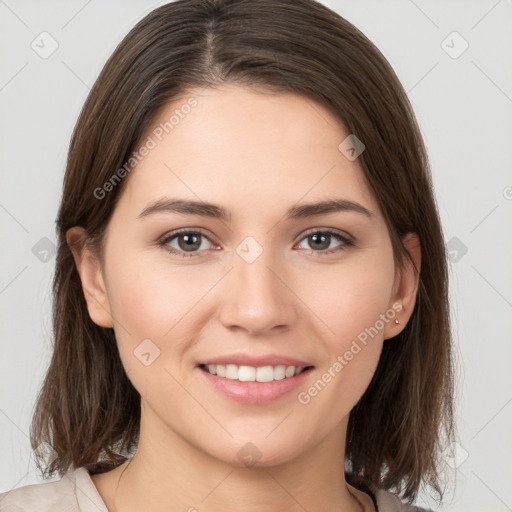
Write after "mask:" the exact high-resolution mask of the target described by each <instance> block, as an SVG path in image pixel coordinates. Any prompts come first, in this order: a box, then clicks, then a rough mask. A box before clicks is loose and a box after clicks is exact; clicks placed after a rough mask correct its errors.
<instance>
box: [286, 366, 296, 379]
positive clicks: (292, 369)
mask: <svg viewBox="0 0 512 512" xmlns="http://www.w3.org/2000/svg"><path fill="white" fill-rule="evenodd" d="M294 375H295V366H287V367H286V371H285V372H284V376H285V377H293V376H294Z"/></svg>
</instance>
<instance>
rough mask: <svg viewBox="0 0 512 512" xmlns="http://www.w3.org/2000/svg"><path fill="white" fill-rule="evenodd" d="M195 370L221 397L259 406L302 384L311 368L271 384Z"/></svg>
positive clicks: (199, 369)
mask: <svg viewBox="0 0 512 512" xmlns="http://www.w3.org/2000/svg"><path fill="white" fill-rule="evenodd" d="M196 369H197V371H198V372H199V373H200V374H201V375H202V378H204V379H206V381H207V382H208V383H209V384H210V385H212V386H213V387H214V388H215V389H216V390H217V391H219V392H220V393H222V394H223V395H225V396H227V397H229V398H231V399H232V400H235V401H236V402H239V403H241V404H258V405H259V404H267V403H269V402H272V401H274V400H277V399H278V398H281V397H282V396H284V395H286V394H288V393H290V392H291V391H293V390H294V389H296V388H298V387H299V386H300V385H301V384H304V381H305V380H306V379H307V378H308V375H309V373H310V372H311V370H312V369H313V368H308V369H307V370H305V371H303V372H301V373H299V374H298V375H295V376H294V377H288V378H286V379H281V380H273V381H271V382H242V381H239V380H234V379H228V378H226V377H218V376H217V375H213V374H211V373H210V372H208V371H206V370H203V369H202V368H200V367H199V366H198V367H196Z"/></svg>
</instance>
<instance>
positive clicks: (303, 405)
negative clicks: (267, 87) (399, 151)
mask: <svg viewBox="0 0 512 512" xmlns="http://www.w3.org/2000/svg"><path fill="white" fill-rule="evenodd" d="M191 98H193V99H191ZM186 105H189V107H187V106H186ZM176 110H177V111H178V112H176ZM173 115H174V118H172V116H173ZM171 118H172V119H171ZM166 123H167V124H166ZM348 135H349V133H347V132H346V131H345V129H344V128H343V126H342V124H341V123H340V122H339V121H338V120H337V119H336V118H335V117H334V116H333V115H332V114H331V113H330V112H329V111H327V110H326V109H324V108H323V107H322V106H320V105H319V104H317V103H315V102H313V101H312V100H310V99H305V98H304V97H302V96H298V95H294V94H279V95H272V94H263V93H260V92H256V91H254V90H252V89H248V88H241V87H235V86H225V87H222V88H220V89H215V90H214V89H204V90H199V89H196V90H192V91H190V94H188V95H186V96H183V97H182V98H180V99H179V100H176V101H174V102H173V103H172V104H169V105H168V106H166V107H165V108H164V109H163V110H162V111H161V112H160V113H159V115H158V116H157V118H156V119H155V120H154V121H153V123H152V124H151V126H150V128H149V129H148V130H147V132H146V133H145V135H144V136H143V137H142V139H141V141H140V144H139V145H138V146H137V148H138V149H137V150H138V157H137V158H140V162H139V163H138V165H137V166H136V167H135V168H134V169H133V170H132V171H131V172H130V173H129V175H128V176H127V177H125V178H124V179H126V180H127V183H125V184H124V185H126V188H125V189H124V191H123V193H122V195H121V197H120V200H119V202H118V204H117V206H116V209H115V211H114V213H113V217H112V219H111V221H110V223H109V225H108V229H107V233H106V239H105V247H104V262H103V267H102V268H101V272H100V273H98V274H97V277H87V276H92V275H93V273H91V272H90V273H88V272H87V271H86V270H84V267H81V269H80V270H81V277H82V281H83V282H84V283H85V284H84V287H85V288H88V293H86V297H87V299H88V304H89V311H90V314H91V316H92V318H93V320H94V321H95V322H96V323H98V324H99V325H104V326H113V327H114V329H115V335H116V338H117V342H118V346H119V351H120V354H121V358H122V361H123V365H124V367H125V369H126V372H127V374H128V376H129V378H130V380H131V382H132V383H133V385H134V386H135V388H136V389H137V390H138V392H139V393H140V395H141V397H142V405H143V419H142V430H141V439H143V438H144V436H149V435H150V434H149V433H151V436H153V438H154V439H159V440H160V444H161V443H162V440H163V439H174V441H175V442H180V443H185V444H186V445H187V446H189V447H193V448H195V449H198V450H200V451H201V452H203V453H206V454H208V455H211V456H213V457H215V458H217V459H220V460H222V461H226V462H229V463H231V464H237V465H243V464H246V465H247V464H252V462H251V461H254V462H255V461H258V463H259V464H260V465H266V464H277V463H280V462H284V461H287V460H291V459H293V458H295V457H298V456H299V455H300V454H301V453H303V452H305V451H306V450H308V449H310V448H312V447H314V446H316V445H318V444H319V443H321V442H322V441H325V440H326V439H329V438H331V439H334V438H336V442H337V443H339V440H340V439H341V438H340V435H344V434H345V428H346V424H347V420H348V414H349V412H350V410H351V409H352V408H353V407H354V405H355V404H356V403H357V401H358V400H359V398H360V397H361V396H362V394H363V393H364V391H365V389H366V388H367V386H368V384H369V383H370V380H371V379H372V376H373V374H374V371H375V369H376V366H377V363H378V360H379V356H380V353H381V349H382V345H383V341H384V339H386V338H391V337H393V336H394V335H396V334H397V333H398V332H399V330H400V328H401V326H397V325H396V324H395V323H394V318H400V321H401V323H402V325H403V324H404V323H405V322H403V321H402V319H403V318H404V315H405V314H406V313H407V315H408V314H410V311H409V312H408V311H407V310H406V308H405V304H404V310H403V311H402V312H401V313H397V311H398V310H399V309H400V308H401V306H400V304H403V301H402V300H401V297H400V283H399V281H398V273H397V274H396V275H395V267H394V263H393V252H392V247H391V242H390V238H389V235H388V232H387V229H386V225H385V222H384V219H383V216H382V213H381V211H380V210H379V208H378V205H377V203H376V201H375V199H374V197H373V196H372V193H371V192H370V189H369V187H368V186H367V184H366V182H365V179H364V176H363V172H362V170H361V169H360V168H359V165H358V159H357V158H355V157H354V155H352V153H353V152H350V151H348V152H347V151H346V150H344V152H342V151H341V150H340V149H339V146H340V143H342V142H343V141H344V140H345V139H346V138H347V136H348ZM148 137H149V138H148ZM347 142H348V141H347ZM347 142H346V143H345V144H347ZM363 142H364V141H363ZM144 145H145V147H146V149H145V150H144V149H141V148H142V146H144ZM343 147H345V146H342V148H343ZM348 157H350V158H348ZM99 200H101V199H99ZM175 201H181V203H180V204H179V205H178V203H173V202H175ZM189 201H193V202H194V203H197V202H199V203H201V204H203V203H208V205H209V204H212V205H216V206H215V207H213V206H206V205H205V204H203V205H202V206H201V205H199V206H197V205H196V206H194V208H191V207H188V206H187V202H189ZM326 201H336V202H338V207H336V208H334V207H333V208H320V207H319V208H317V209H316V210H315V208H312V207H310V206H308V207H305V205H312V204H314V203H323V202H326ZM173 204H174V205H175V206H176V205H178V206H179V208H178V209H173V207H172V205H173ZM187 210H190V211H187ZM192 210H193V211H192ZM221 212H222V213H223V215H221ZM178 230H181V231H182V232H181V234H180V235H178V234H177V231H178ZM326 231H332V232H333V233H332V234H328V233H325V232H326ZM338 236H339V237H338ZM396 277H397V278H396ZM402 292H403V290H402ZM393 305H395V307H394V308H393ZM409 309H411V310H412V307H410V308H409ZM392 342H393V341H389V342H388V343H392ZM206 364H212V365H220V367H219V366H216V367H214V366H212V367H211V369H212V371H214V372H215V371H217V373H218V374H221V375H222V374H223V372H227V377H221V376H219V375H213V374H210V373H209V372H208V371H207V370H206V369H205V366H204V365H206ZM228 364H229V365H230V366H226V365H228ZM233 365H235V366H233ZM269 366H270V367H271V368H268V367H269ZM223 367H224V368H223ZM264 367H267V368H264ZM283 367H284V368H283ZM289 367H295V368H293V369H290V368H289ZM298 367H304V368H307V370H306V371H303V372H302V373H300V374H298V375H296V376H293V377H286V375H291V373H296V371H297V368H298ZM255 368H256V369H255ZM258 368H263V369H258ZM283 377H285V378H283ZM255 378H256V379H258V381H252V380H253V379H255ZM239 379H240V380H239ZM244 379H249V380H244ZM272 379H274V380H272ZM260 380H261V381H269V380H270V381H269V382H259V381H260ZM162 449H163V450H165V448H162Z"/></svg>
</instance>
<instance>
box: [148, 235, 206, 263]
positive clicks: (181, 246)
mask: <svg viewBox="0 0 512 512" xmlns="http://www.w3.org/2000/svg"><path fill="white" fill-rule="evenodd" d="M205 240H207V241H208V242H209V243H210V244H211V243H212V242H211V241H210V239H209V238H208V237H207V236H206V235H205V234H204V233H202V232H201V231H192V230H190V229H183V230H181V231H175V232H174V233H171V234H169V235H168V236H165V237H164V238H163V239H162V240H161V241H160V242H159V243H158V245H159V246H160V247H165V249H166V250H167V251H169V252H170V253H171V254H176V255H177V256H181V257H182V258H190V257H192V256H195V255H196V254H197V253H198V252H201V251H202V250H206V249H208V243H206V244H204V243H203V242H204V241H205ZM172 243H175V245H174V246H173V245H171V244H172ZM176 245H177V246H176Z"/></svg>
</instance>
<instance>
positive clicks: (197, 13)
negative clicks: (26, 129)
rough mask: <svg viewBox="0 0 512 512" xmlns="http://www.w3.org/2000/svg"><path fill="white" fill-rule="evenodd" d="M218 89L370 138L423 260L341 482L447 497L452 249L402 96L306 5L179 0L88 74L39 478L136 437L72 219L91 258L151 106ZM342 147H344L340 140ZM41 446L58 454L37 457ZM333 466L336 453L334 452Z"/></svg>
mask: <svg viewBox="0 0 512 512" xmlns="http://www.w3.org/2000/svg"><path fill="white" fill-rule="evenodd" d="M223 83H231V84H237V85H241V86H250V87H257V88H260V89H264V90H267V91H270V92H294V93H298V94H301V95H303V96H304V97H307V98H310V99H312V100H314V101H316V102H319V103H320V104H322V105H323V106H325V107H327V108H329V109H330V111H332V112H333V113H334V114H335V115H336V116H337V117H338V118H339V119H340V120H341V121H342V122H343V123H344V125H345V127H346V129H347V130H348V133H351V134H355V135H356V136H357V137H358V138H359V139H360V140H361V141H363V143H364V144H365V146H366V150H365V151H364V152H363V153H362V154H361V155H360V156H359V158H358V162H359V163H360V165H361V168H362V170H363V172H364V175H365V176H366V179H367V182H368V184H369V186H370V187H371V189H372V191H373V193H374V194H375V197H376V199H377V201H378V203H379V205H380V207H381V210H382V212H383V214H384V218H385V220H386V223H387V226H388V230H389V234H390V237H391V242H392V246H393V251H394V257H395V262H396V264H397V266H398V268H400V267H401V265H403V263H404V257H407V258H409V259H410V261H411V262H412V258H411V257H410V255H409V254H408V252H407V251H406V250H405V248H404V246H403V245H402V242H401V238H402V237H403V236H405V235H406V234H407V233H410V232H413V233H417V235H418V237H419V240H420V243H421V249H422V266H421V274H420V281H419V289H418V294H417V300H416V304H415V308H414V311H413V314H412V317H411V318H410V321H409V322H408V324H407V325H406V326H405V328H404V329H403V330H402V332H401V333H400V334H398V335H397V336H396V337H395V338H394V339H393V340H392V341H390V342H387V343H384V347H383V351H382V354H381V358H380V361H379V364H378V367H377V370H376V373H375V375H374V377H373V379H372V381H371V383H370V385H369V387H368V389H367V390H366V392H365V393H364V395H363V396H362V398H361V400H360V401H359V402H358V404H357V405H356V406H355V408H354V409H353V410H352V411H351V414H350V419H349V424H348V434H347V447H346V448H347V449H346V459H347V460H346V462H348V466H349V469H347V468H346V470H347V480H348V481H349V482H351V483H353V485H359V486H361V487H364V486H365V485H368V484H373V485H376V486H378V487H381V488H384V489H388V490H391V489H393V490H394V491H395V492H397V493H399V494H401V497H402V498H403V499H406V500H408V501H409V502H412V501H413V500H414V499H415V498H416V495H417V492H418V490H419V487H420V484H422V482H426V483H427V484H429V485H430V486H431V487H432V488H433V489H434V490H435V491H436V492H437V494H438V495H439V496H440V497H442V495H443V492H442V490H441V487H440V472H439V468H440V460H439V459H440V458H439V455H440V452H441V447H442V441H443V437H444V436H443V433H444V434H446V439H447V440H451V437H452V435H453V433H454V423H453V417H454V411H453V368H452V347H451V336H450V324H449V304H448V292H447V289H448V273H447V258H446V252H445V246H444V241H443V234H442V228H441V225H440V221H439V217H438V212H437V207H436V203H435V199H434V194H433V190H432V183H431V177H430V170H429V163H428V160H427V154H426V150H425V147H424V144H423V141H422V137H421V134H420V130H419V128H418V126H417V122H416V119H415V116H414V113H413V111H412V107H411V105H410V103H409V101H408V98H407V96H406V93H405V91H404V89H403V87H402V86H401V84H400V82H399V80H398V78H397V77H396V75H395V73H394V71H393V69H392V68H391V66H390V65H389V64H388V62H387V61H386V59H385V58H384V57H383V56H382V54H381V53H380V52H379V50H378V49H377V48H376V47H375V46H374V45H373V44H372V43H371V42H370V41H369V40H368V39H367V38H366V37H365V36H364V35H363V34H362V33H361V32H360V31H359V30H357V29H356V28H355V27H354V26H353V25H351V24H350V23H349V22H348V21H346V20H345V19H343V18H342V17H340V16H339V15H338V14H336V13H335V12H333V11H331V10H330V9H328V8H327V7H325V6H323V5H322V4H319V3H316V2H315V1H313V0H258V1H254V0H178V1H176V2H172V3H169V4H167V5H164V6H162V7H159V8H158V9H156V10H154V11H152V12H151V13H150V14H148V15H147V16H146V17H145V18H144V19H142V20H141V21H140V22H139V23H138V24H137V25H136V26H135V27H134V28H133V29H132V30H131V31H130V32H129V34H128V35H127V36H126V37H125V38H124V39H123V40H122V41H121V43H120V44H119V45H118V47H117V49H116V50H115V52H114V53H113V54H112V56H111V57H110V58H109V60H108V62H107V63H106V65H105V66H104V68H103V70H102V72H101V74H100V76H99V77H98V79H97V80H96V82H95V84H94V86H93V88H92V90H91V92H90V94H89V96H88V98H87V101H86V102H85V105H84V107H83V109H82V112H81V114H80V117H79V119H78V121H77V124H76V127H75V130H74V132H73V136H72V139H71V143H70V148H69V154H68V160H67V167H66V174H65V178H64V188H63V195H62V203H61V206H60V210H59V213H58V217H57V229H58V254H57V259H56V272H55V277H54V283H53V298H54V304H53V324H54V350H53V355H52V359H51V362H50V366H49V368H48V371H47V374H46V377H45V380H44V383H43V386H42V389H41V391H40V394H39V396H38V401H37V404H36V408H35V412H34V418H33V422H32V425H31V443H32V448H33V449H34V450H35V451H36V456H37V460H38V466H39V468H40V469H41V470H42V465H41V463H46V468H45V472H44V476H45V477H46V476H51V475H53V474H54V473H55V472H58V473H59V474H60V475H63V474H64V473H65V472H66V471H68V470H69V469H70V468H77V467H82V466H89V467H91V468H93V467H95V468H96V470H98V468H100V469H105V468H111V467H115V466H116V465H118V464H120V463H121V462H122V461H124V460H125V457H126V452H127V451H128V450H131V449H133V448H134V447H136V445H137V442H138V435H139V421H140V396H139V394H138V392H137V391H136V390H135V388H134V387H133V385H132V384H131V382H130V380H129V379H128V377H127V376H126V373H125V371H124V368H123V365H122V363H121V360H120V357H119V353H118V349H117V345H116V340H115V337H114V331H113V329H109V328H103V327H99V326H97V325H96V324H94V323H93V322H92V320H91V318H90V317H89V314H88V311H87V306H86V302H85V298H84V295H83V291H82V287H81V282H80V278H79V275H78V273H77V269H76V266H75V263H74V260H73V256H72V253H71V250H70V248H69V246H68V245H67V243H66V231H67V230H68V229H69V228H71V227H73V226H82V227H84V228H85V230H86V232H87V234H88V240H87V241H86V242H87V243H88V244H89V245H90V246H91V247H92V248H93V249H96V250H97V253H98V254H100V255H101V245H102V240H103V235H104V232H105V228H106V226H107V224H108V222H109V219H110V216H111V214H112V212H113V210H114V208H115V205H116V201H117V199H118V198H119V196H120V193H121V191H122V190H123V185H125V183H126V180H127V179H129V177H128V178H124V180H123V181H121V182H120V183H119V184H118V185H117V186H115V187H113V189H112V190H111V191H109V192H108V193H107V194H105V197H103V198H102V199H101V200H100V199H98V198H97V195H96V194H95V190H98V188H101V187H103V185H104V184H105V183H106V182H107V181H109V180H110V179H111V178H112V176H113V174H114V173H115V172H116V170H118V169H120V168H121V166H123V164H125V162H127V161H128V160H129V158H130V155H131V153H132V152H133V151H134V149H136V147H137V144H138V141H139V140H140V138H141V136H142V134H143V133H144V130H145V129H146V128H147V127H148V125H149V123H150V122H151V121H152V120H153V119H154V117H155V115H156V113H157V111H158V110H159V109H160V108H161V107H162V106H163V105H165V104H166V103H168V102H169V101H171V100H173V99H174V98H176V97H177V96H178V95H183V94H186V93H187V91H189V90H190V89H191V88H193V87H215V86H218V85H221V84H223ZM340 142H341V141H340ZM44 443H47V444H48V445H50V446H51V447H52V448H53V450H54V454H55V457H54V460H53V461H44V460H43V459H44V457H43V456H42V455H40V454H39V452H40V450H41V445H42V444H44ZM340 463H341V461H340Z"/></svg>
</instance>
